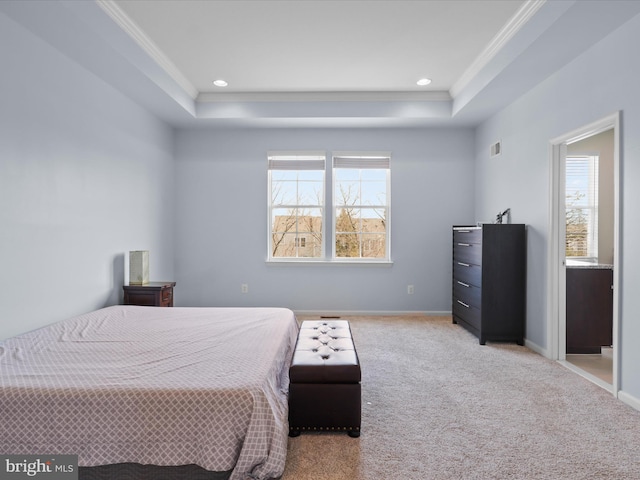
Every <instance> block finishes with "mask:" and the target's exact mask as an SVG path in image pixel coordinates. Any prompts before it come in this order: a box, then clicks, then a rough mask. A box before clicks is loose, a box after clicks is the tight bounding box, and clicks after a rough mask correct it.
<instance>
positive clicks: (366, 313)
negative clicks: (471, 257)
mask: <svg viewBox="0 0 640 480" xmlns="http://www.w3.org/2000/svg"><path fill="white" fill-rule="evenodd" d="M294 313H295V314H296V315H314V316H319V317H321V316H324V317H340V316H344V317H347V316H349V315H354V316H359V317H361V316H383V315H393V316H396V315H397V316H400V315H426V316H429V317H444V316H448V315H451V312H450V311H411V310H389V311H387V310H294Z"/></svg>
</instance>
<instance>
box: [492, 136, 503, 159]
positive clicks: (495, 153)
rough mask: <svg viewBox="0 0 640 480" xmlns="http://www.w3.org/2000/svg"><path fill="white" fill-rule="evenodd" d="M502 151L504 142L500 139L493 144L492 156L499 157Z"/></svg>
mask: <svg viewBox="0 0 640 480" xmlns="http://www.w3.org/2000/svg"><path fill="white" fill-rule="evenodd" d="M501 153H502V142H501V141H500V140H498V141H497V142H496V143H494V144H493V145H491V156H492V157H497V156H498V155H500V154H501Z"/></svg>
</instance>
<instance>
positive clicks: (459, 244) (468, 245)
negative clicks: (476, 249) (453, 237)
mask: <svg viewBox="0 0 640 480" xmlns="http://www.w3.org/2000/svg"><path fill="white" fill-rule="evenodd" d="M458 246H459V247H470V246H471V244H470V243H458Z"/></svg>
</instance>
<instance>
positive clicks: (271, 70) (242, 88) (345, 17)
mask: <svg viewBox="0 0 640 480" xmlns="http://www.w3.org/2000/svg"><path fill="white" fill-rule="evenodd" d="M524 3H525V2H524V1H522V0H482V1H478V0H455V1H452V0H426V1H425V0H423V1H415V0H412V1H400V0H393V1H379V0H373V1H371V0H359V1H352V0H351V1H349V0H347V1H345V0H342V1H339V0H334V1H326V0H322V1H317V0H299V1H291V0H285V1H282V0H248V1H245V0H231V1H229V0H226V1H225V0H215V1H203V0H196V1H194V0H163V1H160V2H159V1H157V0H115V1H114V2H112V4H111V5H110V7H111V9H112V10H113V9H120V10H121V12H120V15H121V19H122V18H123V17H124V16H126V17H128V20H129V21H128V22H126V28H128V29H129V30H130V31H135V32H134V33H135V34H136V35H137V37H138V38H142V37H146V41H147V42H149V43H150V44H153V45H155V46H156V47H157V54H158V55H160V56H164V57H165V61H166V63H167V64H172V65H173V66H175V70H174V71H175V72H176V73H179V74H180V75H181V76H182V77H183V78H182V81H183V83H184V84H185V86H186V88H187V89H188V90H190V91H191V92H194V93H195V92H197V93H196V95H198V94H204V93H217V94H223V93H224V94H228V93H240V92H241V93H287V92H295V93H299V92H305V93H309V92H425V91H427V92H447V93H448V92H449V91H450V90H451V88H452V86H453V85H454V84H456V82H458V81H460V79H461V77H462V75H463V74H464V73H465V71H467V70H468V69H469V68H470V67H471V65H472V64H473V62H474V61H475V60H476V59H478V57H479V56H480V55H481V54H482V53H483V51H484V50H485V49H486V48H487V47H489V46H491V42H492V41H494V40H495V39H497V38H499V34H500V33H501V32H502V31H503V30H504V29H505V28H508V27H509V26H510V23H509V22H510V20H511V19H512V18H513V17H514V15H516V13H517V12H518V11H519V10H520V9H521V7H522V6H523V4H524ZM176 76H178V75H176ZM421 78H429V79H431V80H432V82H431V84H430V85H428V86H425V87H420V86H418V85H416V82H417V80H419V79H421ZM216 79H224V80H226V81H227V82H228V86H227V87H225V88H219V87H215V86H214V85H213V83H212V82H213V81H214V80H216Z"/></svg>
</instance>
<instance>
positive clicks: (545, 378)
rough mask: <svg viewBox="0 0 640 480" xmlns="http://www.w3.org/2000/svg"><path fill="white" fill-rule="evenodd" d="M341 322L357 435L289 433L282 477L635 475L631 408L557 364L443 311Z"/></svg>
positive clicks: (638, 436)
mask: <svg viewBox="0 0 640 480" xmlns="http://www.w3.org/2000/svg"><path fill="white" fill-rule="evenodd" d="M344 318H347V317H344ZM347 319H349V320H350V321H351V327H352V331H353V337H354V342H355V344H356V349H357V351H358V355H359V357H360V363H361V366H362V402H363V406H362V436H361V437H360V438H359V439H353V438H349V437H348V436H347V435H345V434H303V435H301V436H300V437H297V438H290V439H289V452H288V458H287V465H286V469H285V472H284V475H283V476H282V480H307V479H309V480H311V479H313V480H329V479H354V480H355V479H367V480H369V479H371V480H373V479H403V480H410V479H416V480H417V479H482V480H486V479H554V480H555V479H571V480H579V479H604V478H606V479H615V480H622V479H634V480H636V479H640V412H638V411H636V410H634V409H633V408H631V407H629V406H627V405H625V404H624V403H622V402H620V401H619V400H617V399H615V398H614V397H613V396H612V395H611V394H610V393H608V392H606V391H605V390H603V389H601V388H600V387H597V386H596V385H593V384H592V383H590V382H588V381H587V380H585V379H583V378H582V377H580V376H578V375H576V374H575V373H572V372H570V371H569V370H567V369H566V368H564V367H562V366H561V365H559V364H557V363H556V362H552V361H550V360H547V359H545V358H544V357H542V356H540V355H538V354H536V353H533V352H532V351H531V350H529V349H527V348H526V347H520V346H517V345H515V344H494V343H489V344H487V345H486V346H480V345H478V341H477V339H476V338H475V337H474V336H472V335H471V334H470V333H468V332H467V331H466V330H464V329H462V327H459V326H457V325H453V324H451V319H450V318H449V317H424V316H402V317H368V318H364V317H348V318H347Z"/></svg>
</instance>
